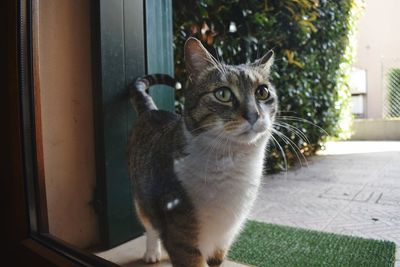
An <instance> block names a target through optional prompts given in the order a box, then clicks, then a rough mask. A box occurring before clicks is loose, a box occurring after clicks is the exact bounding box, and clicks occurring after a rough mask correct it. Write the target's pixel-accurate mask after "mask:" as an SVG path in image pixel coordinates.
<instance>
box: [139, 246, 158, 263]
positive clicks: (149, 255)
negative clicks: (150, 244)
mask: <svg viewBox="0 0 400 267" xmlns="http://www.w3.org/2000/svg"><path fill="white" fill-rule="evenodd" d="M143 260H144V261H145V262H146V263H156V262H159V261H160V260H161V249H155V250H147V251H146V253H144V255H143Z"/></svg>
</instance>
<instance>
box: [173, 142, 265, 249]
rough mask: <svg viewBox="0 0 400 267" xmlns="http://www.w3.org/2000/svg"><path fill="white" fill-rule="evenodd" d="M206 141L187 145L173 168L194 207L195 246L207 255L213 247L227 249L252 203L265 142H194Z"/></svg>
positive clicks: (260, 170)
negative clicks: (196, 224)
mask: <svg viewBox="0 0 400 267" xmlns="http://www.w3.org/2000/svg"><path fill="white" fill-rule="evenodd" d="M206 141H207V140H197V143H196V141H195V142H193V143H191V144H189V145H188V147H187V153H188V156H186V157H185V158H182V159H181V160H177V161H176V162H175V165H174V168H175V171H176V173H177V175H178V178H179V179H180V180H181V181H182V184H183V186H184V187H185V189H186V191H187V192H188V195H189V196H190V197H191V199H192V201H193V204H194V206H195V209H196V212H197V214H196V215H197V218H198V221H199V224H200V234H199V249H200V251H201V252H202V254H203V256H205V257H208V256H212V255H213V253H214V251H215V250H216V249H228V248H229V246H230V245H231V243H232V241H233V239H234V237H235V235H236V234H237V233H238V231H239V230H240V227H241V226H242V224H243V222H244V220H245V219H246V217H247V215H248V213H249V211H250V209H251V207H252V205H253V203H254V200H255V198H256V195H257V191H258V187H259V184H260V180H261V176H262V169H263V159H264V150H265V142H262V144H259V145H257V146H249V147H246V148H245V149H243V146H242V147H232V146H229V147H227V146H219V147H213V148H211V146H209V145H208V146H202V144H201V143H198V142H206ZM201 147H205V148H206V149H201ZM207 148H208V149H207Z"/></svg>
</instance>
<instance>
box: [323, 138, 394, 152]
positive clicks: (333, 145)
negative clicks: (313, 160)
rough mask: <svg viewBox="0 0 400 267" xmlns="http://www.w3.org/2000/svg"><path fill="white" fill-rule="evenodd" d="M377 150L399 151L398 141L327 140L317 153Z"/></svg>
mask: <svg viewBox="0 0 400 267" xmlns="http://www.w3.org/2000/svg"><path fill="white" fill-rule="evenodd" d="M379 152H400V142H394V141H393V142H388V141H386V142H379V141H375V142H374V141H344V142H327V143H326V144H325V149H324V150H321V151H318V153H317V154H318V155H346V154H365V153H379Z"/></svg>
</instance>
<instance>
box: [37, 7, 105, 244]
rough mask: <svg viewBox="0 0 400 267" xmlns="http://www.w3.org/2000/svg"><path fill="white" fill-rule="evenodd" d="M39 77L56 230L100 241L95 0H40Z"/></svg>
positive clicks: (77, 240)
mask: <svg viewBox="0 0 400 267" xmlns="http://www.w3.org/2000/svg"><path fill="white" fill-rule="evenodd" d="M38 3H39V6H38V11H39V38H38V50H39V51H38V52H39V77H40V91H41V113H42V118H41V119H42V131H43V154H44V172H45V184H46V197H47V207H48V217H49V230H50V233H51V234H53V235H55V236H57V237H59V238H61V239H63V240H65V241H67V242H69V243H71V244H73V245H75V246H77V247H80V248H85V247H88V246H91V245H93V244H94V243H96V242H97V240H98V237H99V234H98V224H97V217H96V215H95V213H94V210H93V207H92V205H91V201H92V198H93V190H94V186H95V161H94V140H93V136H94V130H93V112H92V110H93V108H92V83H91V79H92V77H91V47H90V46H91V43H90V0H73V1H71V0H57V1H54V0H40V1H38Z"/></svg>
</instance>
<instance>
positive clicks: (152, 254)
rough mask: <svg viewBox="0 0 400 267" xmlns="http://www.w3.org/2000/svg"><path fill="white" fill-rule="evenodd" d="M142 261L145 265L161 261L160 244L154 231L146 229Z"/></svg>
mask: <svg viewBox="0 0 400 267" xmlns="http://www.w3.org/2000/svg"><path fill="white" fill-rule="evenodd" d="M143 260H144V261H145V262H146V263H156V262H159V261H160V260H161V242H160V238H159V234H158V232H157V231H155V230H154V229H148V228H146V252H145V253H144V255H143Z"/></svg>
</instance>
